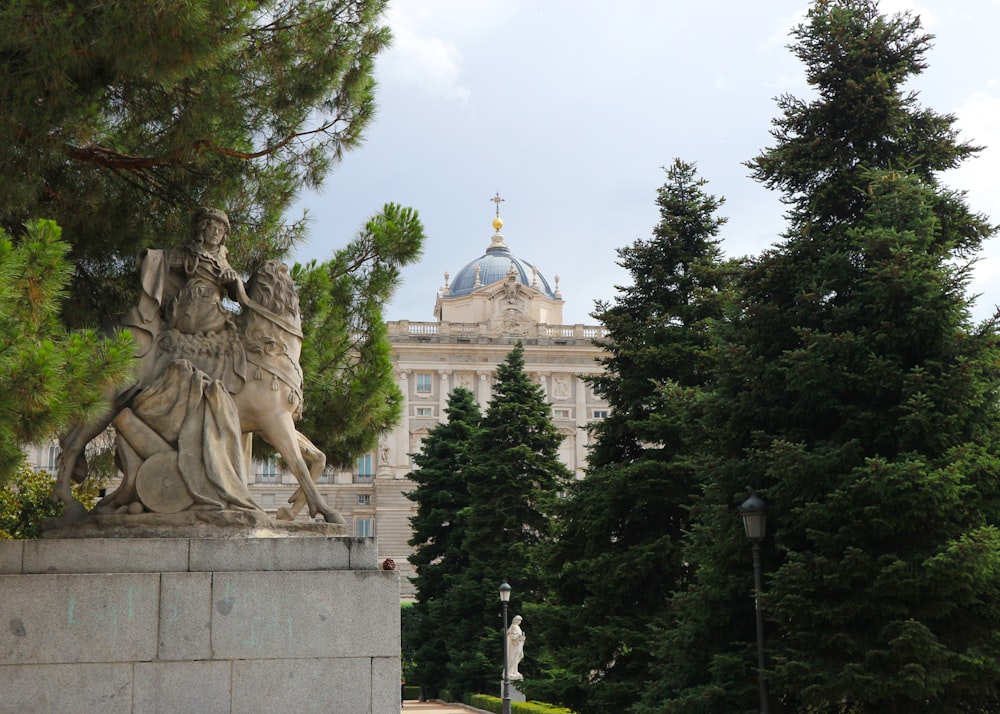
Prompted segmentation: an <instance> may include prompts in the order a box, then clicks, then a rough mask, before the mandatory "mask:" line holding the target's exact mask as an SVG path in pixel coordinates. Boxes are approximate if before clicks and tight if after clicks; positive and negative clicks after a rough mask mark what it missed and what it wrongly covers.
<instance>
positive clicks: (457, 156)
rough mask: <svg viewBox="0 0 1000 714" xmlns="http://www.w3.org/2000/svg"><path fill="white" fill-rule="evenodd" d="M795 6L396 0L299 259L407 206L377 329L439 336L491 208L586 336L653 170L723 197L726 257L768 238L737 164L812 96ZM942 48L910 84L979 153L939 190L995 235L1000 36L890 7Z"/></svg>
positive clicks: (777, 222) (990, 261)
mask: <svg viewBox="0 0 1000 714" xmlns="http://www.w3.org/2000/svg"><path fill="white" fill-rule="evenodd" d="M808 6H809V3H808V2H806V0H768V1H767V2H766V3H752V2H744V1H743V0H699V2H663V0H617V2H615V3H597V2H590V1H589V0H583V1H581V0H391V2H390V10H389V14H388V16H387V21H388V24H389V26H390V27H391V28H392V31H393V35H394V40H393V44H392V47H391V49H389V50H388V51H386V52H384V53H383V54H382V55H380V56H379V58H378V60H377V62H376V79H377V81H378V87H377V90H376V97H377V104H378V111H377V115H376V117H375V119H374V120H373V122H372V123H371V124H370V125H369V128H368V130H367V137H366V140H365V143H364V145H363V146H362V147H360V148H359V149H356V150H354V151H352V152H350V153H348V154H347V155H346V156H345V157H344V160H343V162H342V163H341V164H340V165H338V166H337V167H336V168H335V169H334V171H333V172H332V173H331V174H330V176H329V177H328V178H327V179H326V181H325V184H324V186H323V188H322V189H321V190H320V191H317V192H308V193H305V194H304V195H303V196H302V197H301V200H300V202H299V204H297V206H296V207H295V209H294V210H293V214H292V216H291V217H297V216H298V215H299V214H300V213H301V212H302V211H303V210H305V211H306V212H307V215H308V217H309V220H310V223H309V238H308V240H307V241H305V242H304V243H303V244H301V245H300V246H299V247H298V248H297V250H296V252H295V255H294V256H293V257H294V259H295V260H297V261H307V260H312V259H317V260H325V259H326V258H328V257H330V256H331V255H332V253H333V251H334V250H336V249H337V248H338V247H340V246H343V245H344V244H346V243H347V242H348V241H349V240H350V239H351V238H352V237H353V236H354V235H356V234H357V232H358V231H359V230H360V228H361V227H362V226H363V225H364V223H365V221H366V220H367V219H368V218H369V217H370V216H371V215H372V214H374V213H376V212H378V211H379V210H380V209H381V207H382V206H383V205H384V204H385V203H387V202H395V203H399V204H402V205H405V206H410V207H412V208H414V209H416V210H417V212H418V213H419V215H420V218H421V221H422V222H423V225H424V230H425V233H426V243H425V246H424V252H423V257H422V258H421V260H420V261H419V263H418V264H414V265H411V266H407V267H406V268H404V270H403V273H402V283H401V285H400V286H399V288H398V290H397V292H396V295H395V297H394V298H393V300H392V301H391V302H390V303H389V304H388V305H387V307H386V310H385V317H386V319H388V320H403V319H406V320H411V321H432V320H433V319H434V317H433V308H434V300H435V297H436V294H437V291H438V290H439V289H440V288H441V287H442V286H443V284H444V273H445V272H446V271H447V272H449V273H450V274H451V275H452V276H454V275H456V274H457V273H458V272H459V270H460V269H461V268H462V267H463V266H464V265H465V264H467V263H468V262H470V261H472V260H474V259H475V258H477V257H478V256H480V255H482V254H483V253H484V251H485V250H486V248H487V247H488V246H489V244H490V236H491V235H492V234H493V228H492V226H491V222H492V220H493V218H494V212H495V204H494V203H493V202H492V198H493V197H494V196H495V195H496V194H497V193H499V194H500V196H501V197H502V198H503V199H504V201H503V203H501V204H500V216H501V218H502V219H503V220H504V227H503V230H502V232H503V234H504V236H505V238H506V242H507V244H508V245H509V246H510V248H511V250H512V251H513V252H514V254H515V255H517V256H518V257H520V258H522V259H523V260H526V261H528V262H529V263H532V264H533V265H535V266H536V267H537V268H538V269H539V271H540V272H541V274H542V275H544V276H545V277H546V278H547V279H548V281H549V283H550V285H551V284H553V283H554V281H555V280H554V279H555V276H559V289H560V291H561V293H562V296H563V299H564V301H565V304H564V308H563V322H564V323H565V324H576V323H585V324H594V320H593V319H592V318H591V317H590V313H591V312H592V311H593V309H594V301H595V300H612V299H613V297H614V296H615V294H616V286H619V285H627V284H629V283H630V278H629V275H628V274H627V273H626V272H625V271H624V270H622V269H621V268H620V267H618V266H617V264H616V261H617V253H616V249H617V248H620V247H623V246H627V245H631V244H632V243H633V242H634V241H635V240H637V239H645V238H649V237H650V235H651V231H652V228H653V227H654V226H655V225H656V223H657V222H658V220H659V213H658V210H657V207H656V204H655V199H656V190H657V188H658V187H660V186H661V185H662V184H663V182H664V179H665V173H664V170H663V167H665V166H668V165H669V164H670V163H672V162H673V160H674V159H675V158H680V159H683V160H684V161H687V162H693V163H695V164H696V165H697V168H698V172H699V174H700V175H701V176H702V178H704V179H706V180H707V181H708V185H707V187H706V190H707V191H708V192H709V193H712V194H714V195H716V196H720V197H723V198H724V199H725V203H724V204H723V206H722V208H721V210H720V211H719V214H720V215H721V216H724V217H726V218H727V219H728V222H727V223H726V224H725V226H723V228H722V231H721V232H720V239H721V248H722V250H723V252H724V253H725V254H726V255H727V256H729V257H739V256H746V255H755V254H758V253H760V252H761V251H763V250H764V249H766V248H768V247H769V246H770V245H771V244H773V243H774V242H775V241H777V240H778V239H779V236H780V234H781V232H782V230H783V228H784V225H785V221H784V217H783V214H784V206H783V204H782V203H781V201H780V198H779V196H778V194H776V193H774V192H771V191H768V190H767V189H765V188H764V187H762V186H760V185H759V184H758V183H757V182H755V181H754V180H753V179H751V178H750V177H749V171H748V169H747V168H746V167H745V166H744V165H743V162H745V161H747V160H749V159H751V158H753V157H754V156H756V155H757V154H759V153H760V152H761V150H763V149H764V148H766V147H768V146H771V145H772V144H773V141H772V138H771V136H770V134H769V130H770V129H771V126H772V124H771V122H772V119H773V118H774V117H776V116H777V115H778V109H777V106H776V103H775V98H776V97H777V96H778V95H780V94H785V93H789V94H792V95H794V96H797V97H803V98H808V96H809V91H808V87H807V85H806V83H805V78H804V68H803V65H801V63H799V62H798V60H797V59H796V58H795V57H794V56H793V55H792V54H791V52H790V51H789V50H788V49H787V45H788V44H789V42H790V37H789V32H790V30H791V29H792V28H793V27H794V26H795V25H796V24H798V23H799V22H801V21H802V20H803V19H804V17H805V11H806V9H807V8H808ZM881 8H882V10H883V11H886V12H898V11H903V10H909V11H912V12H913V13H915V14H917V15H919V16H920V18H921V20H922V22H923V26H924V28H925V30H926V31H928V32H930V33H931V34H933V35H934V36H935V39H934V41H933V47H932V49H931V51H930V52H929V53H928V55H927V61H928V64H929V67H928V69H927V70H925V71H924V73H922V74H921V75H918V76H917V77H916V78H915V79H914V80H913V81H911V83H910V84H909V85H908V87H907V89H910V90H913V91H916V92H918V93H919V99H920V102H921V104H922V105H924V106H926V107H928V108H930V109H933V110H934V111H936V112H939V113H950V114H954V115H955V116H956V118H957V127H958V128H959V130H960V131H961V138H962V139H964V140H969V141H972V142H973V143H975V144H978V145H983V146H985V147H986V148H985V149H984V150H983V151H982V152H981V153H980V154H979V156H977V157H976V158H975V159H972V160H970V161H967V162H966V163H965V164H964V165H963V166H962V167H961V168H959V169H957V170H954V171H952V172H949V173H948V174H945V175H944V176H943V177H942V181H943V183H944V184H945V185H947V186H948V187H950V188H952V189H957V190H963V191H966V192H967V196H968V202H969V205H970V206H971V208H972V209H973V210H975V211H976V212H979V213H983V214H986V215H987V216H988V217H990V219H991V222H993V223H1000V48H998V44H997V40H996V38H995V34H996V28H997V27H1000V2H997V1H996V0H883V2H882V3H881ZM969 290H970V292H971V293H974V294H978V295H980V297H979V298H978V300H977V303H976V306H975V307H974V310H973V316H974V317H975V318H976V319H985V318H987V317H989V316H990V315H991V314H992V313H993V311H994V309H995V308H996V306H997V304H1000V237H997V238H994V239H992V240H991V241H990V242H989V243H987V245H986V247H985V249H984V250H983V252H982V253H981V254H980V259H979V262H978V264H977V265H976V268H975V273H974V279H973V282H972V284H971V285H970V288H969Z"/></svg>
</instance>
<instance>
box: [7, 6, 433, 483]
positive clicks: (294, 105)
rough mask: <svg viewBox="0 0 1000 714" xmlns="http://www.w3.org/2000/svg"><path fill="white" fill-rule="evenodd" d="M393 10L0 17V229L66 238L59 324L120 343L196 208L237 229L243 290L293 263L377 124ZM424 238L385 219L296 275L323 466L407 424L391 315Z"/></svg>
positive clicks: (408, 224) (70, 9)
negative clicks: (117, 329)
mask: <svg viewBox="0 0 1000 714" xmlns="http://www.w3.org/2000/svg"><path fill="white" fill-rule="evenodd" d="M386 4H387V3H386V0H281V1H280V2H279V1H278V0H264V1H263V2H236V1H233V0H183V1H181V0H163V1H161V2H155V3H148V2H132V3H122V2H117V3H114V2H112V3H107V2H104V3H95V2H91V3H86V2H83V3H80V2H78V3H51V2H44V1H42V0H25V1H24V2H12V3H5V4H3V6H2V7H0V55H2V57H3V62H0V101H2V106H3V108H4V121H3V122H2V123H0V162H2V163H3V165H4V166H5V168H6V172H5V178H4V181H3V182H2V183H0V227H3V228H5V229H6V230H7V232H8V233H9V234H10V235H11V236H12V237H13V238H14V240H15V241H16V240H20V239H21V237H22V235H23V231H24V229H23V223H24V222H25V221H26V220H28V219H30V218H45V219H54V220H56V221H57V223H58V224H59V225H60V226H62V228H63V239H64V240H65V241H66V242H67V243H68V244H69V245H70V247H71V249H70V253H69V256H68V258H69V260H70V264H71V265H72V267H73V270H72V273H71V278H70V282H69V284H68V286H67V287H68V300H67V301H66V304H67V305H68V306H70V309H66V310H64V311H63V312H62V314H61V319H62V321H63V323H64V324H65V325H67V326H68V327H72V328H75V327H93V326H97V325H100V326H107V325H112V324H116V321H117V318H118V316H119V315H120V314H122V313H124V312H126V311H127V310H128V309H129V308H130V307H132V306H133V305H134V304H135V303H136V301H137V300H138V296H139V278H138V272H137V270H136V269H135V256H136V254H137V253H138V251H140V250H141V249H143V248H147V247H159V248H179V247H181V246H183V245H185V244H186V243H187V242H188V240H189V239H190V229H189V222H190V216H191V213H192V211H193V209H194V208H196V207H197V206H200V205H206V206H212V207H215V208H221V209H224V210H225V211H226V212H227V213H228V215H229V218H230V220H231V222H232V227H233V229H232V233H231V234H230V236H229V239H228V249H229V253H230V255H229V259H230V262H231V263H232V265H233V266H234V267H236V268H237V269H238V270H241V271H243V272H244V277H247V276H249V275H250V274H251V273H252V272H253V271H254V270H255V269H256V268H257V267H258V266H260V265H261V264H262V263H263V262H264V261H266V260H270V259H286V258H287V256H288V253H289V251H290V249H291V248H292V246H293V245H294V244H295V243H296V242H297V241H299V240H300V239H301V238H302V237H303V236H304V235H305V229H306V225H307V224H306V221H305V220H304V219H303V220H294V219H289V218H287V217H286V213H287V211H288V210H289V208H290V207H291V206H292V205H294V203H295V201H296V200H297V199H298V198H299V197H300V194H301V191H302V190H303V189H314V188H316V187H319V186H320V185H321V184H322V182H323V180H324V177H325V176H326V175H327V174H328V172H329V171H330V170H331V169H332V168H333V167H334V166H336V164H337V163H339V161H340V159H341V158H342V156H343V155H344V152H346V151H349V150H351V149H352V148H354V147H356V146H358V145H359V144H360V142H361V141H362V138H363V135H364V131H365V129H366V127H367V126H368V124H369V122H370V120H371V118H372V116H373V115H374V109H375V104H374V88H375V82H374V77H373V71H374V61H375V57H376V56H377V55H378V54H379V53H380V52H381V51H382V50H383V49H384V48H385V47H386V46H387V44H388V41H389V31H388V28H387V27H386V26H385V25H384V22H383V18H382V14H383V13H384V11H385V8H386ZM415 219H416V216H415V214H413V215H410V213H409V212H408V211H406V210H403V209H398V207H397V208H396V209H395V210H394V212H392V211H390V212H383V213H382V214H380V215H379V216H376V217H375V218H374V219H372V221H371V222H369V224H368V225H367V226H366V228H365V231H364V232H363V233H362V235H360V236H359V237H358V238H357V239H356V240H355V241H353V242H350V243H349V244H348V245H346V246H345V247H344V248H343V249H341V250H339V251H338V252H337V254H335V255H334V256H333V257H332V259H331V260H330V261H328V262H327V263H325V264H322V265H318V266H317V265H314V266H306V267H305V268H301V269H300V270H299V271H297V280H298V281H299V287H300V290H301V292H302V297H303V306H304V309H303V322H304V323H305V324H304V328H305V330H306V332H307V333H309V337H308V338H307V340H306V343H305V344H304V346H303V350H304V353H303V357H302V361H303V364H304V367H305V377H306V392H307V394H306V397H307V398H306V417H305V422H304V423H303V425H302V430H303V432H304V433H307V434H308V436H309V437H310V438H312V439H313V441H314V442H316V444H317V445H318V446H319V447H320V448H321V449H322V450H323V451H324V452H325V453H326V454H327V458H328V461H329V462H330V463H331V464H339V465H342V464H345V463H348V462H350V461H351V460H352V459H353V458H354V457H355V456H357V455H358V454H359V453H363V452H364V451H366V450H368V449H370V448H371V447H372V444H373V443H374V440H375V438H376V437H377V434H378V433H379V432H380V431H382V430H384V429H386V428H388V427H390V426H391V425H392V424H393V423H394V422H395V420H397V419H398V413H399V393H398V390H396V388H395V386H394V384H393V380H392V378H391V371H390V366H389V360H388V351H389V346H388V342H387V339H386V336H385V334H384V333H385V328H384V325H383V321H382V314H381V307H382V305H383V304H384V302H385V301H386V300H387V299H388V296H389V294H390V293H391V290H392V284H393V283H395V281H396V280H397V279H398V268H399V267H400V266H401V265H405V264H406V263H407V262H409V261H411V260H413V259H415V258H416V255H417V253H418V252H419V246H418V245H417V246H415V238H416V237H418V234H419V230H417V231H414V230H412V229H413V228H414V226H417V227H419V224H418V223H417V222H416V220H415ZM373 227H374V230H373ZM334 238H336V237H334ZM345 238H346V237H345ZM417 242H419V241H417ZM309 273H312V274H311V275H309ZM320 273H323V276H322V277H320ZM320 288H325V289H326V293H325V294H319V293H318V292H317V290H318V289H320ZM327 338H328V339H329V343H324V342H322V341H323V340H324V339H327ZM94 359H95V361H99V359H100V358H99V357H98V356H94ZM80 416H81V415H77V417H78V418H79V417H80Z"/></svg>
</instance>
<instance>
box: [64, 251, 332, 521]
mask: <svg viewBox="0 0 1000 714" xmlns="http://www.w3.org/2000/svg"><path fill="white" fill-rule="evenodd" d="M236 292H237V296H238V300H239V302H240V304H241V306H242V311H241V313H240V315H239V316H238V318H237V325H238V335H239V341H240V343H241V344H242V346H243V349H244V350H245V354H246V367H247V369H246V372H247V374H246V381H245V383H244V384H243V385H242V387H241V388H239V389H237V390H233V391H232V393H231V396H232V399H233V402H234V403H235V405H236V408H237V411H238V414H239V426H240V431H241V432H242V433H243V434H244V436H245V437H248V436H249V435H250V434H257V435H258V436H260V437H261V438H263V439H264V440H265V441H267V442H268V443H269V444H271V446H273V447H274V448H275V450H276V451H277V452H278V453H279V454H281V457H282V459H283V460H284V462H285V464H286V466H287V467H288V469H289V470H290V471H291V472H292V473H293V474H294V475H295V478H296V479H297V480H298V483H299V488H298V490H297V491H296V492H295V494H294V495H293V497H292V498H291V499H289V500H290V501H291V502H292V503H293V507H292V509H285V508H283V509H281V510H280V511H279V514H278V517H279V518H284V519H291V518H294V517H295V514H296V513H298V511H299V510H300V509H301V508H302V507H303V506H304V505H308V507H309V513H310V515H312V516H316V515H317V514H322V516H323V518H324V519H325V520H326V521H327V522H330V523H343V522H344V520H343V518H342V517H341V516H340V514H339V513H338V512H337V511H336V510H335V509H333V508H331V507H330V506H329V505H328V504H327V503H326V502H325V500H324V499H323V497H322V496H321V495H320V494H319V492H318V491H317V489H316V485H315V482H316V481H317V480H318V479H319V477H320V474H321V473H322V472H323V469H324V467H325V466H326V457H325V456H324V455H323V453H322V452H321V451H320V450H319V449H317V448H316V446H315V445H313V443H312V442H311V441H309V439H308V438H306V437H305V436H304V435H303V434H301V433H300V432H299V431H298V430H297V429H296V428H295V420H296V419H297V418H298V416H299V415H300V414H301V413H302V406H303V394H302V372H301V369H300V367H299V357H300V354H301V351H302V329H301V318H300V315H299V310H298V296H297V294H296V292H295V286H294V284H293V282H292V279H291V276H290V275H289V274H288V267H287V266H286V265H285V264H284V263H280V262H278V261H270V262H268V263H266V264H265V265H263V266H262V267H261V268H260V269H259V270H258V271H257V272H256V273H254V275H253V276H252V277H251V278H250V280H249V281H248V283H247V286H246V289H244V287H243V285H242V284H241V283H238V284H237V286H236ZM160 327H161V326H159V325H154V326H153V327H152V331H153V334H154V337H155V334H156V332H158V331H159V330H160ZM156 360H157V350H156V349H155V347H154V348H153V349H150V350H147V351H146V353H145V354H144V355H143V356H141V357H140V358H139V359H138V364H137V368H138V369H137V373H138V375H139V377H138V379H137V382H136V383H135V384H132V385H130V386H129V387H127V388H125V389H123V390H120V391H118V392H116V393H115V394H114V395H111V396H112V398H111V399H110V402H111V408H110V409H109V410H108V412H107V413H106V414H104V415H103V416H102V417H101V418H100V419H98V420H97V421H95V422H93V423H89V424H82V425H79V426H76V427H74V428H73V429H72V430H70V431H69V432H68V433H67V434H65V435H64V436H63V437H62V438H61V439H60V442H61V446H62V464H61V466H60V468H59V471H58V473H57V475H56V482H55V485H54V487H53V494H54V496H55V497H56V498H57V499H59V500H60V501H62V502H63V503H64V504H65V518H66V519H67V520H70V521H78V520H80V519H82V518H83V516H85V515H86V509H85V508H84V506H83V504H81V503H80V502H79V501H78V500H76V498H75V497H74V496H73V494H72V491H71V489H70V480H71V479H74V480H77V481H80V480H82V478H84V477H85V475H86V471H85V464H84V462H83V460H82V456H83V454H84V450H85V448H86V446H87V444H88V443H90V441H91V440H92V439H94V438H95V437H96V436H97V435H99V434H100V433H101V432H103V431H104V430H105V429H106V428H107V427H108V425H109V424H111V422H112V421H113V420H114V419H115V417H116V416H118V415H119V414H120V413H121V412H122V411H123V410H124V409H126V408H128V407H129V406H130V404H131V403H132V401H133V400H134V399H135V397H136V396H137V395H138V394H139V393H141V392H142V390H143V389H145V388H146V387H148V386H149V381H150V379H151V378H152V377H153V376H155V373H156V369H157V368H156V366H155V362H156ZM245 441H246V444H247V445H248V444H249V439H248V438H245ZM249 459H250V454H249V449H246V450H245V457H244V469H243V471H244V472H245V471H246V469H245V466H246V465H247V464H248V463H249ZM121 493H124V490H123V489H119V490H118V491H116V492H115V493H113V494H111V495H109V496H108V497H106V498H105V499H103V500H102V501H101V502H100V503H99V504H98V506H97V508H96V510H97V511H98V512H102V511H103V512H109V511H114V510H116V509H117V508H119V507H121V506H122V505H125V502H127V501H128V500H130V497H129V496H128V495H127V494H126V495H125V496H122V495H120V494H121Z"/></svg>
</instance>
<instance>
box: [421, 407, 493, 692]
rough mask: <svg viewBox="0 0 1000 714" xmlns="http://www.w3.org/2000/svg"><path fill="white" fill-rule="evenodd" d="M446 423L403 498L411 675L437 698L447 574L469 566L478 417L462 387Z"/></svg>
mask: <svg viewBox="0 0 1000 714" xmlns="http://www.w3.org/2000/svg"><path fill="white" fill-rule="evenodd" d="M446 411H447V414H448V421H447V422H446V423H444V424H439V425H438V426H436V427H434V428H433V429H431V431H430V433H429V434H428V435H427V438H425V439H424V441H423V444H422V445H421V450H420V452H419V453H417V454H415V455H414V457H413V460H414V462H415V463H416V465H417V467H418V469H417V470H416V471H412V472H410V473H409V474H408V477H409V478H410V479H411V480H413V481H415V482H416V483H417V487H416V488H415V489H414V490H413V491H411V492H409V493H408V494H407V495H406V496H407V498H409V499H410V500H411V501H414V502H416V503H417V514H416V515H415V516H414V517H413V518H411V519H410V524H411V526H412V527H413V536H412V537H411V538H410V540H409V544H410V545H411V546H413V547H414V548H415V550H414V552H413V553H412V554H411V555H410V557H409V561H410V563H411V564H412V565H413V566H414V568H415V569H416V573H417V574H416V577H414V578H413V585H414V588H415V590H416V592H417V602H416V605H415V606H414V610H415V611H416V617H415V619H416V622H417V624H416V626H415V632H414V635H413V641H414V642H415V651H414V656H413V658H414V661H415V667H414V674H415V676H416V681H415V682H412V683H415V684H419V685H420V686H421V687H422V688H423V693H424V695H425V696H429V697H437V696H439V695H440V693H441V689H442V688H443V687H444V686H445V684H446V679H445V675H446V671H447V669H446V668H447V661H448V659H447V652H448V641H449V639H451V635H452V632H451V626H450V623H449V617H448V613H447V603H448V594H449V593H448V588H447V578H448V576H455V575H461V574H462V573H463V572H464V570H465V569H466V567H467V565H468V559H467V558H466V556H465V554H464V553H463V551H462V547H461V546H462V539H463V537H462V530H461V520H460V518H459V513H461V512H462V511H463V510H464V509H465V508H467V507H468V506H469V486H468V481H467V478H468V476H467V468H468V450H469V447H470V445H471V443H472V441H473V440H474V439H475V438H476V435H477V434H478V432H479V422H480V420H481V419H482V415H481V414H480V412H479V406H478V405H477V404H476V401H475V395H473V394H472V392H470V391H469V390H467V389H463V388H461V387H459V388H457V389H455V390H453V391H452V392H451V394H450V395H449V396H448V407H447V410H446Z"/></svg>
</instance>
